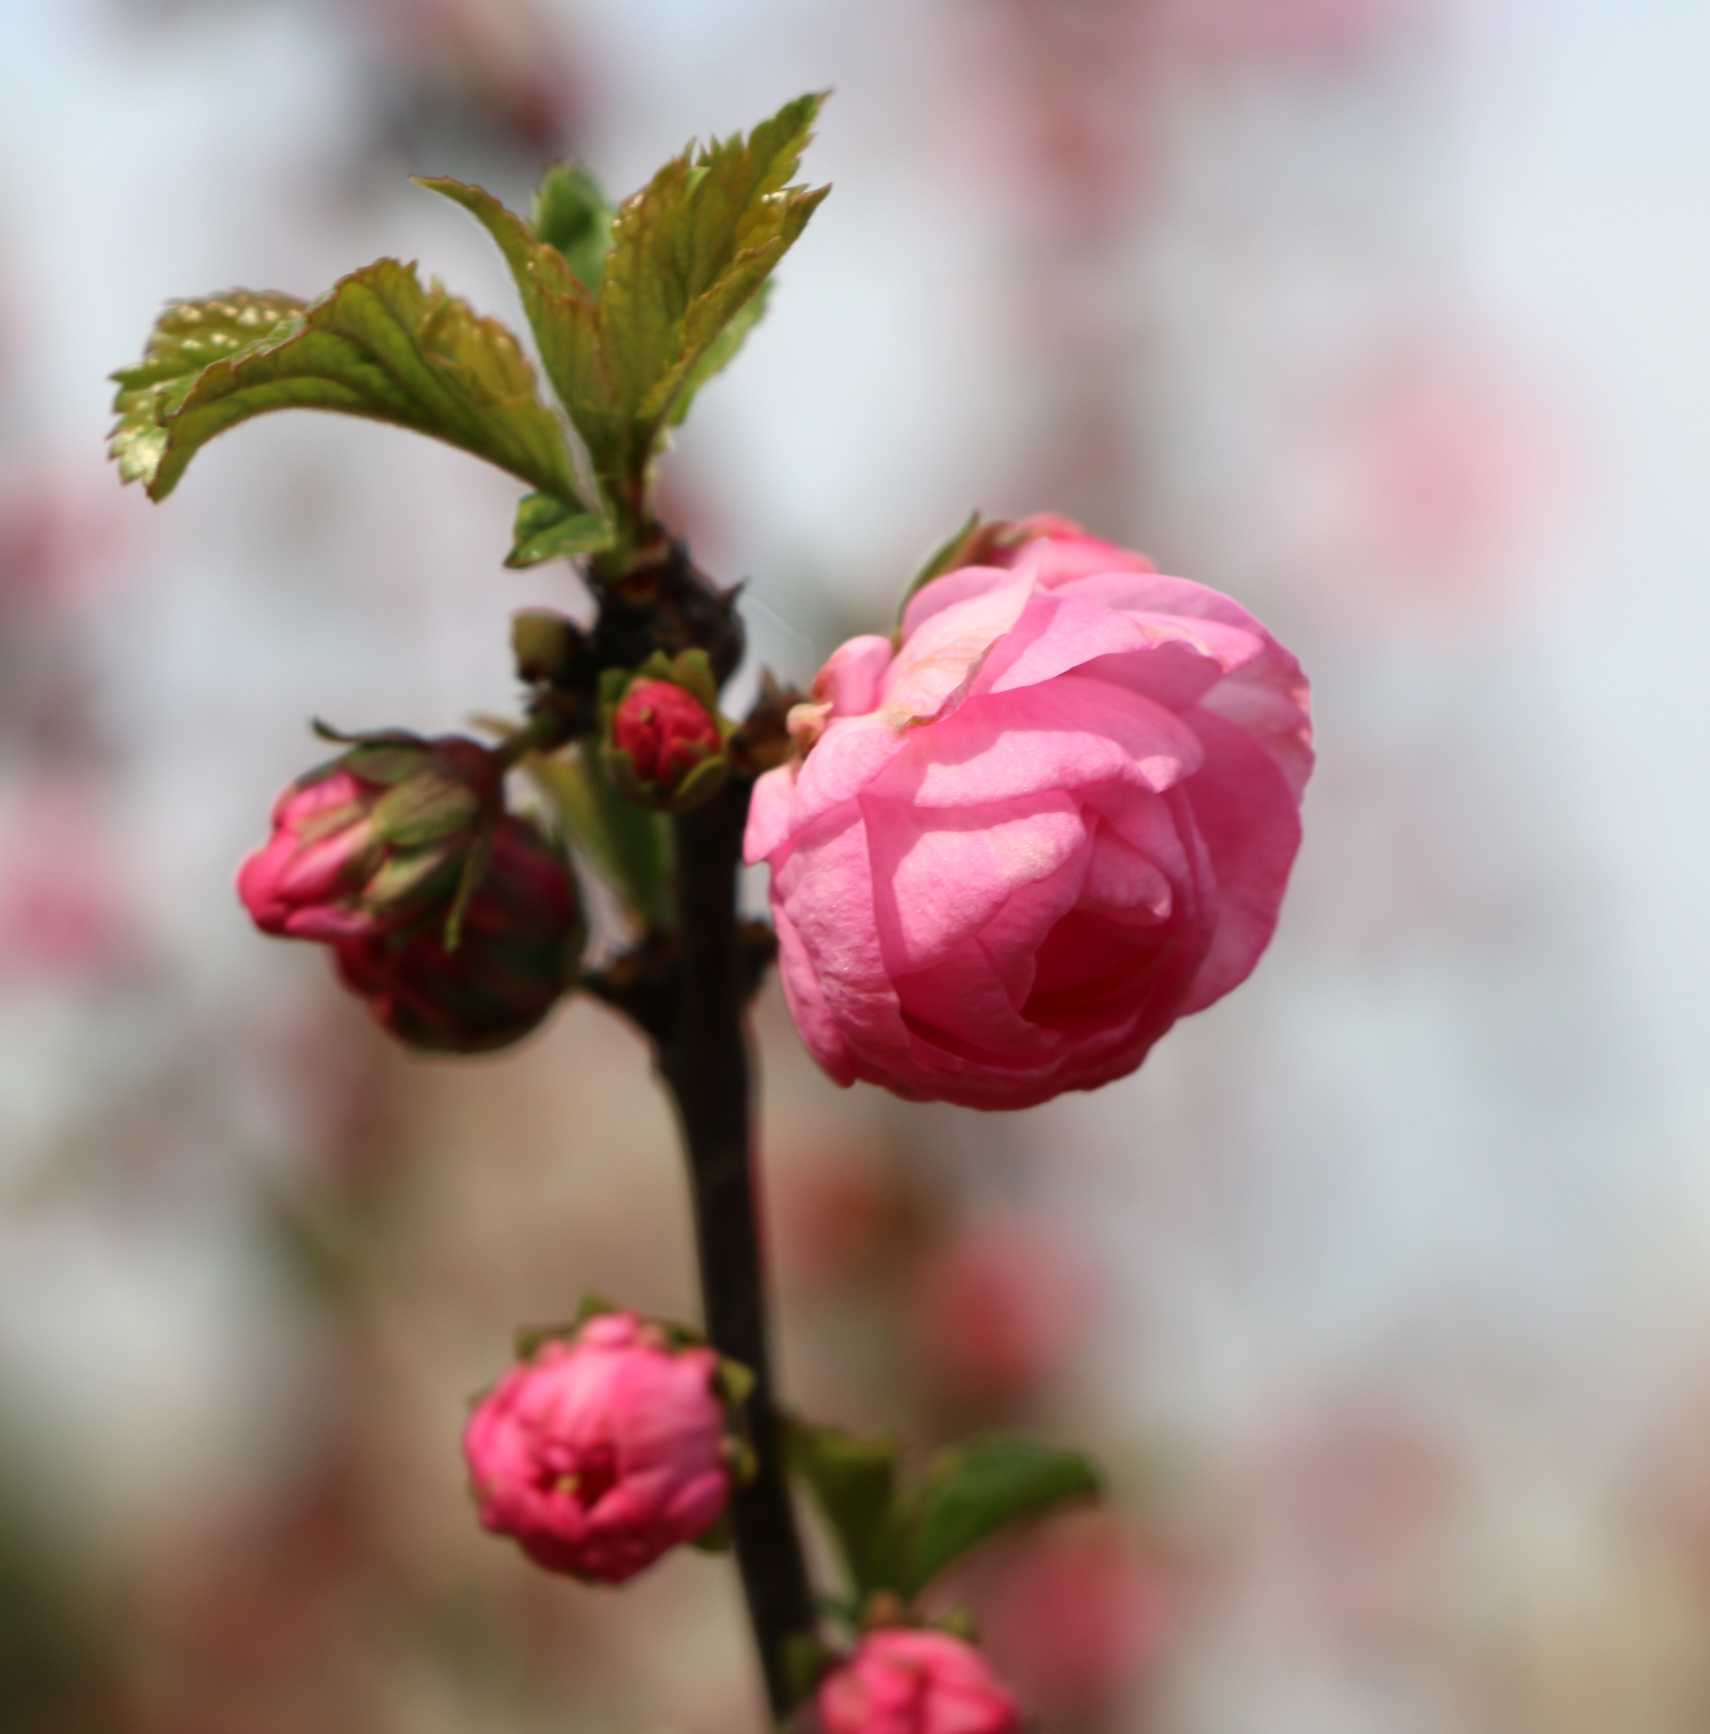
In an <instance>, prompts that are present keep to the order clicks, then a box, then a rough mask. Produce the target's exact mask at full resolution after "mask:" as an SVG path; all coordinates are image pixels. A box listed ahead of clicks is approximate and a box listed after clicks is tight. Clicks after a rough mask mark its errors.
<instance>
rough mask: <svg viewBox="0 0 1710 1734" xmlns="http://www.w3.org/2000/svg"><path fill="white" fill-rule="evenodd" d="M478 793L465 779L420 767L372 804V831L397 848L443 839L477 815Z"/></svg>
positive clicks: (442, 840)
mask: <svg viewBox="0 0 1710 1734" xmlns="http://www.w3.org/2000/svg"><path fill="white" fill-rule="evenodd" d="M480 812H481V797H480V795H479V794H477V793H476V791H475V790H474V789H472V788H470V786H469V785H468V784H467V783H464V782H459V781H458V779H457V778H455V777H448V776H444V775H441V774H439V773H436V772H434V771H419V772H417V773H416V775H414V776H412V777H406V778H404V779H403V781H401V782H399V783H397V784H395V785H394V786H393V787H392V788H390V789H389V790H387V792H386V793H385V794H384V795H382V796H381V797H380V799H379V800H378V801H376V802H375V804H374V810H373V813H372V814H371V815H370V818H371V821H372V823H373V826H374V831H375V834H376V835H377V836H379V837H381V838H383V839H384V840H385V841H386V842H388V843H390V844H392V845H393V847H394V848H398V849H419V848H422V847H425V846H426V845H427V844H429V843H443V842H445V841H446V840H447V839H448V838H451V837H455V836H457V835H458V833H459V832H463V831H467V830H468V829H469V827H470V826H471V825H472V824H474V822H475V820H476V819H477V818H478V817H479V816H480Z"/></svg>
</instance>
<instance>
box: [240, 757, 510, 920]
mask: <svg viewBox="0 0 1710 1734" xmlns="http://www.w3.org/2000/svg"><path fill="white" fill-rule="evenodd" d="M502 777H503V773H502V769H501V766H500V761H499V759H498V757H497V756H496V755H495V754H494V753H493V752H492V751H491V750H490V749H489V748H487V747H484V746H482V745H481V744H480V742H478V741H472V740H469V739H468V738H467V737H465V736H462V735H441V736H439V737H438V738H437V739H434V740H424V739H422V738H421V737H419V736H417V735H408V734H402V733H399V734H396V735H373V736H369V737H368V738H366V739H364V740H361V741H359V742H358V744H357V745H355V746H353V747H352V748H351V749H350V751H348V752H346V753H343V754H341V755H340V756H339V757H338V758H336V759H332V760H330V761H329V762H328V763H326V764H324V765H321V766H319V767H317V768H316V769H315V770H313V771H310V772H308V773H307V775H305V776H302V777H299V778H298V779H297V781H296V782H294V783H293V784H292V785H291V786H290V787H289V788H288V789H286V791H285V792H284V794H282V795H281V796H280V797H279V799H278V801H277V802H276V803H275V805H274V808H273V835H272V836H271V837H270V838H269V839H268V841H267V842H266V843H264V844H263V845H262V846H261V848H259V849H257V850H256V851H255V853H254V854H252V855H251V856H250V857H249V859H248V860H246V861H245V862H244V864H243V866H242V867H241V868H240V869H239V870H238V881H237V883H238V895H239V896H240V897H241V898H242V899H243V902H244V906H245V908H247V909H248V910H249V913H250V915H251V916H252V917H253V918H254V921H255V924H256V926H257V927H259V928H260V929H261V930H262V931H263V932H264V933H272V934H278V935H280V936H281V937H284V938H287V939H317V940H327V941H339V940H344V939H350V938H354V937H355V936H357V935H359V934H367V933H379V932H386V931H390V930H392V929H394V928H397V927H400V926H403V925H407V924H408V923H410V922H413V921H415V920H417V919H419V918H420V917H422V916H423V915H424V914H426V913H427V912H429V911H431V910H433V909H436V908H448V907H449V906H450V903H451V900H452V898H453V896H454V895H455V894H456V890H457V885H458V881H459V878H460V877H461V875H462V872H463V868H464V865H465V863H466V861H467V859H468V856H469V851H470V850H471V848H472V847H474V845H475V844H476V843H477V841H479V839H480V837H481V835H482V832H483V830H484V829H485V828H486V826H487V825H488V824H490V823H491V821H492V818H493V816H494V814H495V812H496V811H497V808H498V803H499V795H500V786H501V782H502Z"/></svg>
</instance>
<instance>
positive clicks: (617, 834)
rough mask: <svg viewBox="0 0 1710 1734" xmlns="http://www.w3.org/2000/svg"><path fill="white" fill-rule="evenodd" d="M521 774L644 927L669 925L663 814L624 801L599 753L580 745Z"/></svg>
mask: <svg viewBox="0 0 1710 1734" xmlns="http://www.w3.org/2000/svg"><path fill="white" fill-rule="evenodd" d="M522 768H523V769H524V770H525V771H527V772H528V774H529V775H530V776H531V777H532V778H533V779H534V781H535V783H536V785H537V786H538V787H539V788H540V789H541V791H542V792H543V793H544V794H545V795H546V797H547V798H548V799H549V800H550V801H551V802H552V806H553V810H554V811H555V812H556V813H557V815H558V818H559V821H560V823H561V824H562V826H563V830H564V834H565V836H566V837H567V838H568V839H569V841H570V842H571V843H572V844H573V845H574V847H575V848H576V849H577V851H578V852H579V853H580V855H581V856H582V858H583V859H584V860H585V861H586V862H587V863H588V865H589V866H590V867H591V868H592V869H593V870H594V871H595V872H596V873H598V874H599V876H600V877H601V878H602V879H604V880H605V881H606V883H607V884H608V885H610V886H611V888H612V889H613V890H614V891H615V892H616V893H617V894H618V897H619V898H620V899H621V901H622V903H623V905H624V908H625V910H626V911H627V913H628V914H629V916H630V917H631V919H632V920H634V921H635V922H636V923H637V924H638V925H639V926H641V927H643V928H660V927H666V926H669V925H670V921H671V833H670V828H669V826H668V825H667V824H666V821H665V819H664V818H663V816H662V815H660V814H658V813H655V812H650V811H649V810H648V809H647V808H646V807H643V806H638V805H637V804H636V803H635V802H634V801H628V800H625V799H624V797H623V796H622V795H621V794H620V793H619V792H618V791H617V790H616V789H615V788H614V787H613V786H612V781H611V776H610V774H609V772H608V771H607V769H606V767H605V765H604V763H603V762H602V758H601V754H600V752H599V749H598V747H597V746H595V745H593V743H591V742H581V743H578V744H577V745H575V746H573V747H570V748H567V749H566V750H564V751H562V752H558V753H554V754H551V755H550V756H548V755H545V754H542V753H529V754H526V755H525V756H524V758H523V760H522Z"/></svg>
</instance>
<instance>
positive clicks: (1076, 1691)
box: [981, 1513, 1170, 1726]
mask: <svg viewBox="0 0 1710 1734" xmlns="http://www.w3.org/2000/svg"><path fill="white" fill-rule="evenodd" d="M981 1614H982V1619H981V1626H982V1630H983V1632H984V1635H985V1642H986V1644H987V1647H988V1648H989V1649H990V1650H991V1653H992V1655H993V1656H994V1657H995V1658H996V1659H997V1661H998V1662H999V1663H1000V1664H1001V1666H1002V1668H1003V1670H1004V1673H1005V1675H1006V1677H1007V1678H1009V1679H1010V1680H1012V1681H1013V1682H1014V1683H1015V1688H1016V1690H1017V1691H1018V1692H1019V1693H1020V1694H1021V1696H1022V1698H1023V1699H1024V1700H1025V1701H1026V1703H1027V1704H1028V1705H1029V1707H1030V1708H1031V1709H1032V1710H1034V1711H1035V1712H1036V1713H1037V1714H1038V1715H1039V1716H1041V1717H1043V1718H1045V1719H1046V1721H1047V1724H1048V1725H1051V1726H1055V1725H1056V1724H1057V1723H1058V1722H1059V1721H1061V1722H1065V1723H1080V1722H1083V1721H1092V1720H1096V1719H1098V1718H1100V1717H1102V1716H1107V1715H1109V1714H1111V1713H1112V1712H1113V1711H1114V1710H1115V1709H1116V1708H1117V1707H1118V1705H1119V1704H1120V1703H1121V1701H1122V1700H1123V1699H1124V1698H1126V1697H1128V1696H1129V1695H1130V1694H1131V1693H1132V1692H1133V1691H1134V1690H1135V1689H1136V1687H1137V1686H1138V1684H1139V1683H1140V1681H1141V1680H1142V1679H1143V1677H1144V1676H1145V1674H1146V1672H1147V1670H1148V1668H1149V1666H1150V1665H1151V1663H1152V1662H1153V1660H1154V1658H1155V1656H1156V1655H1157V1652H1158V1649H1159V1646H1160V1645H1161V1643H1162V1642H1163V1641H1164V1640H1165V1637H1166V1635H1167V1630H1168V1624H1169V1620H1170V1590H1169V1584H1168V1579H1167V1577H1166V1575H1165V1572H1164V1569H1163V1568H1162V1566H1161V1565H1159V1564H1157V1563H1155V1562H1153V1561H1150V1560H1148V1559H1147V1557H1146V1555H1145V1554H1144V1553H1143V1552H1142V1551H1141V1548H1140V1546H1139V1544H1138V1543H1137V1541H1136V1540H1135V1538H1134V1537H1133V1536H1131V1535H1130V1534H1129V1533H1127V1531H1125V1530H1124V1528H1123V1527H1122V1526H1121V1525H1120V1524H1119V1523H1118V1522H1116V1521H1115V1520H1114V1519H1113V1518H1111V1517H1109V1516H1106V1515H1105V1514H1103V1513H1089V1514H1085V1515H1077V1516H1073V1517H1067V1518H1059V1519H1056V1520H1055V1521H1053V1522H1051V1523H1049V1524H1046V1525H1044V1526H1042V1527H1041V1528H1040V1529H1038V1530H1036V1531H1035V1532H1034V1534H1033V1535H1031V1536H1029V1537H1028V1538H1027V1540H1026V1541H1025V1542H1024V1543H1023V1544H1022V1545H1021V1546H1020V1547H1018V1548H1016V1549H1015V1550H1014V1551H1013V1552H1011V1553H1010V1554H1009V1555H1008V1556H1007V1557H1006V1558H1005V1560H1004V1562H1003V1566H1002V1571H1001V1575H1000V1576H999V1577H998V1579H997V1581H996V1583H995V1584H994V1585H993V1586H992V1587H991V1588H990V1589H989V1590H988V1591H987V1593H986V1595H985V1596H984V1597H983V1598H982V1604H981Z"/></svg>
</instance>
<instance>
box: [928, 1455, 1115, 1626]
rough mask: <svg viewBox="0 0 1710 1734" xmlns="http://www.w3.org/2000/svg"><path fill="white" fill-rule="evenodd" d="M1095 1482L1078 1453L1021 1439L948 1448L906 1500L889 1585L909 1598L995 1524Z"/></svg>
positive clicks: (1043, 1508)
mask: <svg viewBox="0 0 1710 1734" xmlns="http://www.w3.org/2000/svg"><path fill="white" fill-rule="evenodd" d="M1101 1486H1102V1480H1101V1478H1100V1476H1099V1472H1098V1470H1097V1469H1096V1468H1095V1467H1094V1465H1093V1464H1092V1463H1091V1461H1089V1459H1087V1458H1086V1457H1083V1456H1082V1455H1081V1454H1080V1453H1079V1452H1076V1451H1063V1450H1058V1449H1056V1448H1054V1447H1052V1446H1049V1445H1039V1444H1035V1443H1033V1442H1032V1441H1030V1440H1026V1439H997V1438H993V1439H982V1440H976V1441H974V1442H973V1443H971V1444H968V1445H963V1446H959V1447H958V1448H956V1449H955V1450H952V1451H947V1452H945V1453H944V1454H943V1455H942V1456H941V1457H940V1458H939V1459H938V1460H937V1462H936V1463H935V1464H934V1465H933V1467H932V1470H931V1471H930V1473H929V1474H928V1476H927V1479H926V1481H925V1482H924V1483H923V1484H922V1485H921V1487H920V1488H919V1490H918V1491H917V1492H916V1493H915V1494H914V1496H913V1498H912V1499H911V1500H910V1501H909V1508H908V1513H907V1516H906V1518H905V1519H904V1521H903V1524H902V1534H901V1538H900V1566H901V1569H900V1571H899V1573H898V1578H899V1581H898V1582H897V1583H896V1585H895V1587H896V1588H897V1589H900V1590H901V1591H902V1592H903V1594H904V1595H905V1596H908V1597H911V1598H912V1597H914V1596H916V1595H918V1594H919V1593H920V1592H921V1590H922V1589H924V1588H925V1587H926V1585H927V1584H929V1583H930V1582H931V1581H932V1580H933V1578H935V1577H937V1575H938V1574H939V1573H940V1572H941V1571H943V1570H944V1568H945V1567H946V1566H948V1565H950V1564H951V1563H952V1562H953V1561H955V1560H957V1559H960V1558H961V1557H962V1555H963V1554H965V1553H967V1552H968V1551H969V1550H970V1549H971V1548H974V1547H977V1546H979V1544H980V1543H981V1542H983V1541H986V1540H988V1539H990V1537H991V1536H993V1535H995V1534H996V1533H997V1531H998V1530H1000V1529H1003V1528H1006V1527H1007V1526H1008V1525H1009V1524H1012V1523H1016V1522H1019V1521H1020V1520H1022V1519H1023V1518H1030V1517H1038V1516H1040V1515H1042V1514H1043V1513H1044V1512H1047V1511H1049V1510H1051V1509H1052V1508H1053V1507H1055V1506H1058V1505H1062V1504H1064V1503H1065V1502H1066V1501H1068V1500H1071V1499H1085V1498H1088V1497H1090V1496H1092V1495H1095V1494H1097V1493H1098V1492H1099V1490H1100V1488H1101Z"/></svg>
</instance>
